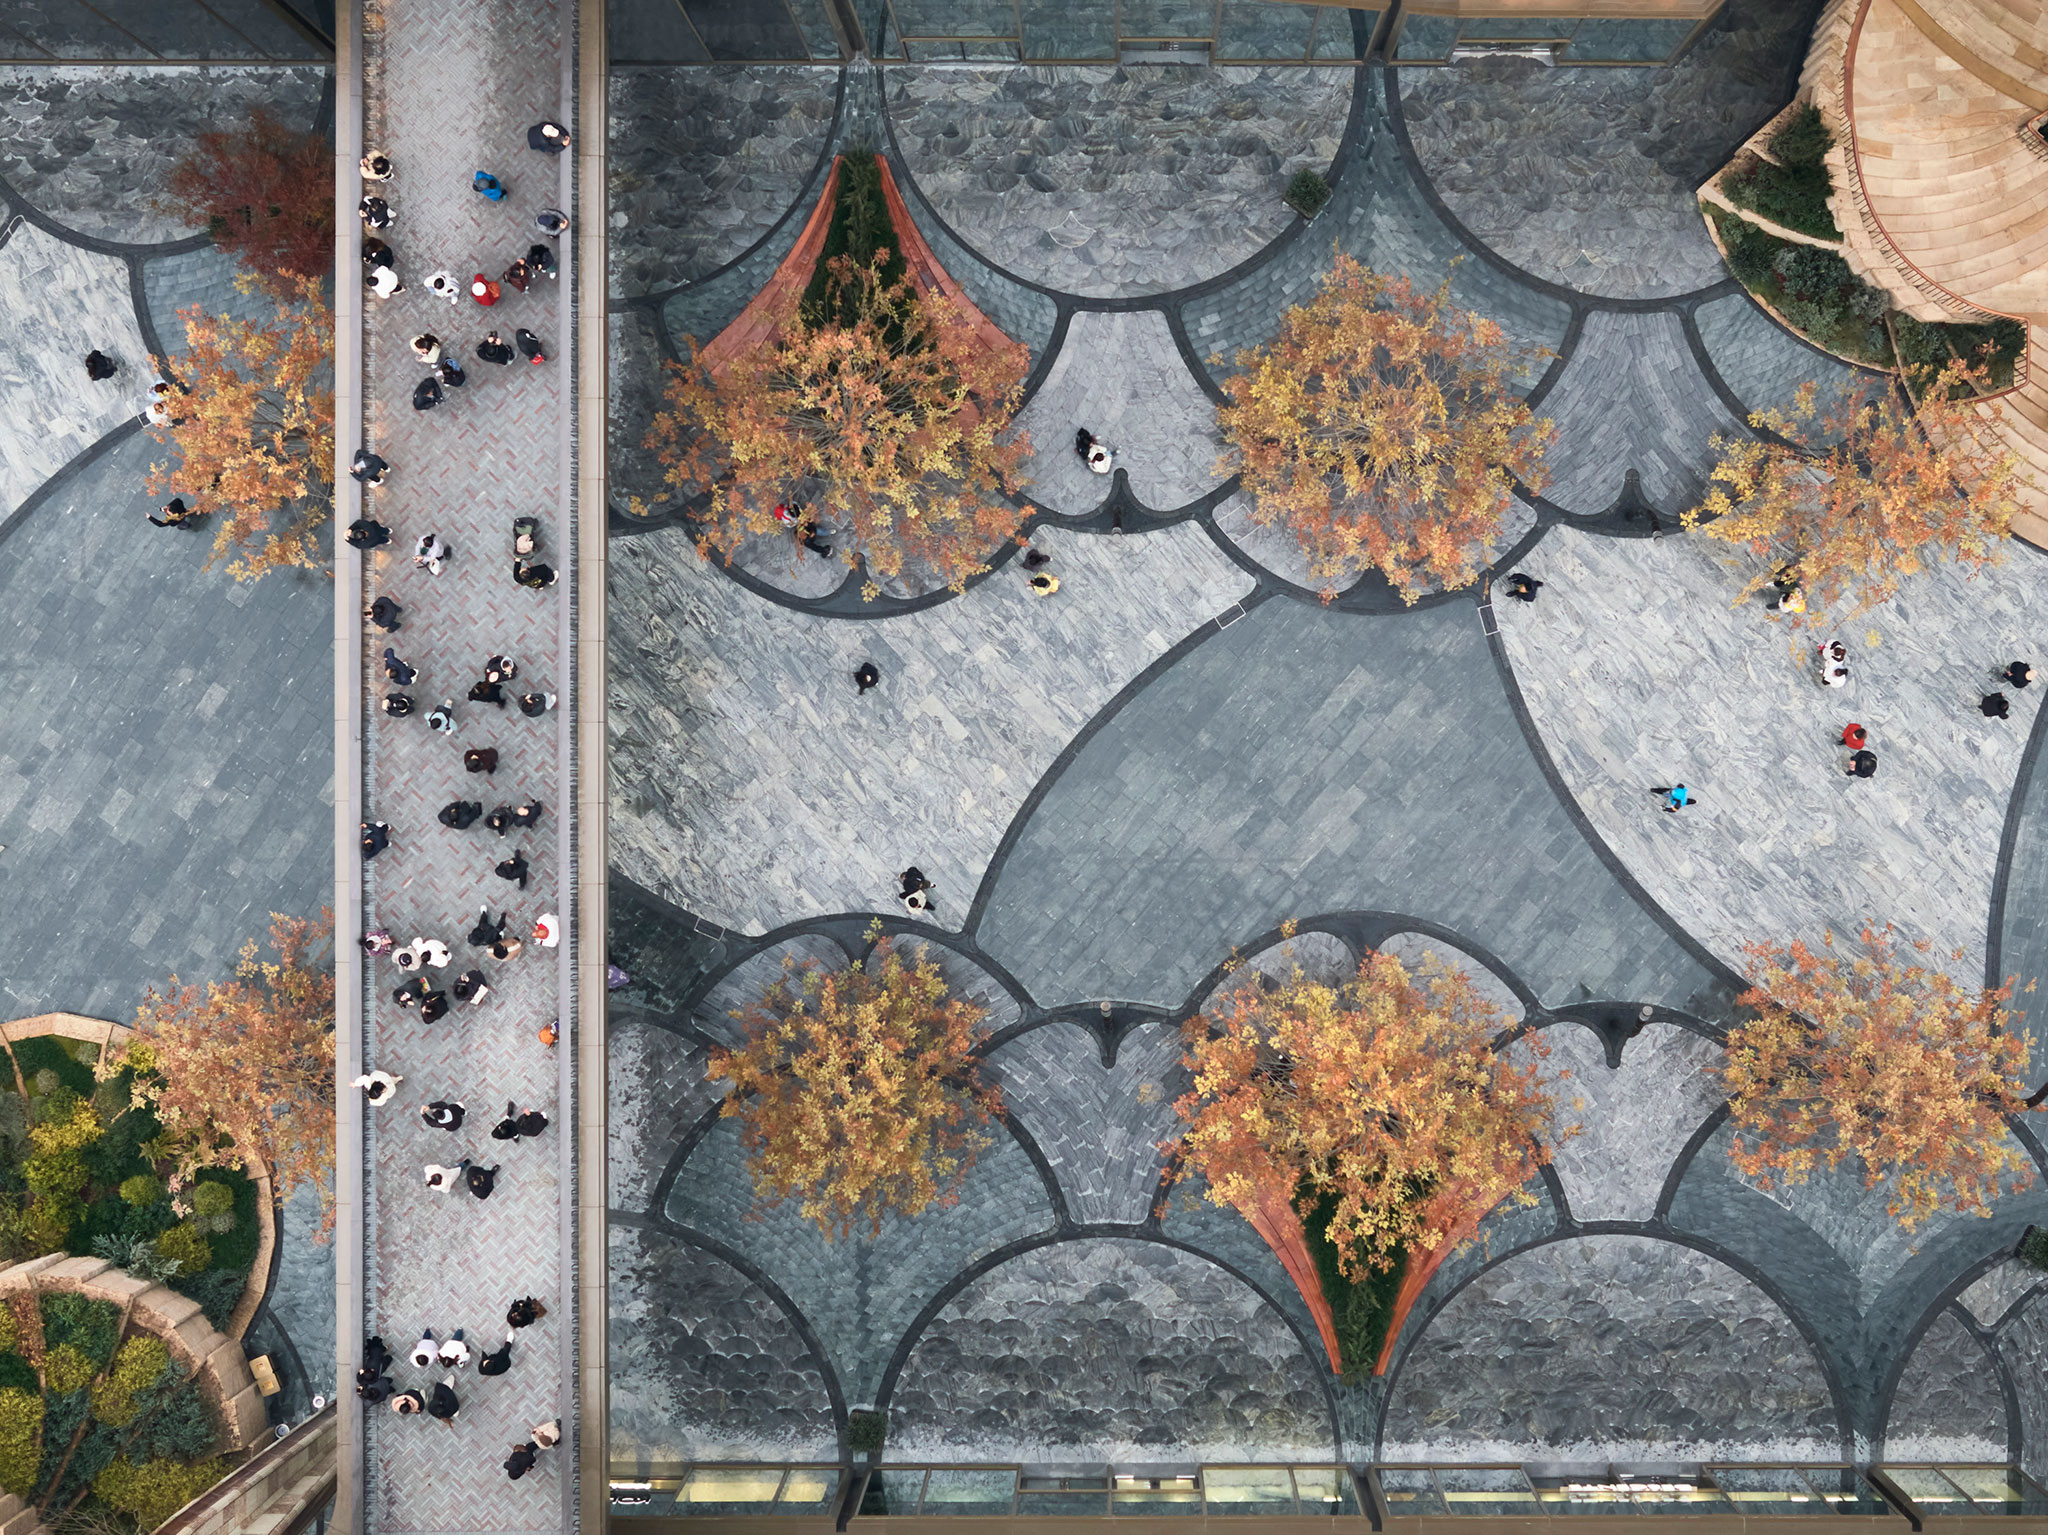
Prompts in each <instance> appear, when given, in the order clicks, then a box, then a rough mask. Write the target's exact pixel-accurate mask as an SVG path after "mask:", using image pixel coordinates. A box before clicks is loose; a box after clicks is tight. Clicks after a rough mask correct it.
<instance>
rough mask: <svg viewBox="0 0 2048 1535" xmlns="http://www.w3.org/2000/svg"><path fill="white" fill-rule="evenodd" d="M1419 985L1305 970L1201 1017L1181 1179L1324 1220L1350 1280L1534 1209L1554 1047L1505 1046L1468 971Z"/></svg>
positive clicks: (1219, 1196) (1381, 967)
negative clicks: (1513, 1210) (1493, 1217)
mask: <svg viewBox="0 0 2048 1535" xmlns="http://www.w3.org/2000/svg"><path fill="white" fill-rule="evenodd" d="M1420 982H1421V983H1420V984H1418V981H1417V978H1414V977H1411V976H1410V975H1409V973H1408V970H1407V968H1406V967H1405V966H1404V965H1403V964H1402V963H1401V961H1400V960H1399V959H1397V958H1395V957H1394V956H1393V955H1390V954H1382V953H1378V952H1375V953H1372V954H1369V955H1367V956H1366V958H1365V960H1364V962H1363V963H1362V964H1360V966H1359V967H1358V973H1357V975H1356V976H1354V977H1351V978H1350V979H1347V980H1345V981H1343V982H1342V983H1341V984H1326V983H1324V982H1322V981H1318V980H1315V979H1312V978H1310V977H1309V976H1307V975H1305V974H1304V973H1303V972H1302V971H1301V970H1300V969H1299V968H1297V969H1296V970H1295V971H1294V973H1293V974H1292V975H1291V976H1290V977H1288V978H1287V979H1285V980H1282V981H1280V982H1279V983H1278V984H1277V985H1275V986H1273V987H1271V989H1268V988H1267V987H1265V986H1263V985H1257V984H1254V985H1247V986H1242V987H1239V988H1238V989H1237V990H1235V991H1234V992H1232V993H1231V994H1230V995H1229V996H1228V997H1227V998H1226V999H1225V1000H1224V1001H1223V1003H1222V1004H1221V1005H1220V1007H1218V1008H1216V1009H1214V1010H1212V1012H1210V1013H1207V1014H1197V1015H1196V1016H1195V1017H1193V1018H1191V1019H1189V1020H1188V1022H1187V1025H1186V1039H1187V1046H1188V1054H1187V1057H1186V1065H1187V1067H1188V1069H1189V1070H1190V1071H1192V1072H1193V1073H1194V1078H1195V1084H1194V1088H1193V1090H1192V1091H1191V1092H1189V1093H1187V1094H1186V1095H1185V1096H1183V1097H1182V1098H1181V1099H1180V1100H1179V1101H1178V1102H1177V1103H1176V1104H1175V1105H1174V1108H1175V1110H1176V1111H1177V1112H1178V1113H1179V1115H1180V1117H1181V1119H1182V1120H1183V1121H1184V1122H1185V1124H1186V1127H1187V1128H1186V1130H1185V1131H1184V1132H1183V1134H1182V1136H1181V1138H1180V1141H1179V1142H1178V1148H1177V1149H1178V1150H1179V1153H1180V1172H1181V1175H1182V1176H1186V1175H1188V1174H1196V1175H1199V1176H1200V1177H1201V1178H1202V1179H1203V1180H1204V1181H1205V1182H1206V1183H1207V1185H1208V1187H1207V1191H1206V1193H1207V1197H1208V1198H1209V1200H1210V1201H1211V1202H1213V1203H1215V1204H1219V1205H1226V1206H1231V1207H1234V1208H1237V1209H1240V1210H1242V1209H1247V1208H1250V1207H1253V1206H1255V1205H1256V1204H1257V1203H1258V1202H1259V1201H1260V1200H1261V1199H1263V1198H1267V1197H1270V1196H1272V1195H1273V1194H1275V1193H1279V1194H1281V1195H1282V1196H1283V1197H1285V1198H1289V1199H1292V1200H1294V1201H1295V1208H1296V1210H1297V1212H1298V1213H1299V1214H1300V1215H1301V1216H1302V1218H1303V1219H1304V1220H1307V1219H1310V1218H1311V1217H1312V1216H1314V1215H1315V1214H1316V1213H1317V1212H1318V1211H1319V1210H1321V1209H1327V1210H1329V1212H1330V1213H1329V1217H1328V1221H1327V1226H1326V1229H1325V1232H1324V1235H1325V1236H1326V1237H1327V1239H1328V1241H1329V1242H1330V1244H1331V1246H1333V1247H1334V1248H1335V1249H1336V1250H1337V1255H1338V1263H1339V1265H1340V1267H1341V1268H1342V1271H1343V1273H1344V1274H1345V1276H1346V1277H1347V1278H1351V1279H1360V1278H1363V1277H1364V1275H1365V1273H1366V1272H1367V1271H1368V1270H1385V1269H1387V1268H1389V1267H1390V1266H1391V1265H1392V1264H1393V1263H1394V1261H1395V1260H1396V1258H1397V1256H1398V1255H1400V1254H1402V1253H1404V1252H1430V1251H1433V1250H1435V1249H1437V1248H1439V1247H1441V1246H1442V1245H1443V1244H1444V1243H1446V1242H1447V1241H1456V1240H1458V1239H1459V1238H1460V1236H1461V1234H1463V1233H1467V1232H1469V1231H1470V1230H1471V1229H1472V1227H1473V1226H1474V1225H1476V1223H1477V1222H1478V1220H1479V1218H1480V1217H1481V1216H1484V1215H1485V1214H1486V1213H1487V1211H1489V1210H1491V1209H1493V1207H1494V1206H1495V1205H1498V1204H1500V1203H1501V1202H1502V1201H1503V1200H1511V1201H1515V1202H1518V1203H1523V1204H1527V1203H1531V1202H1533V1196H1531V1195H1530V1194H1529V1193H1528V1192H1527V1190H1526V1188H1525V1185H1526V1184H1527V1183H1528V1182H1529V1180H1530V1179H1531V1178H1533V1177H1535V1176H1536V1170H1537V1169H1538V1168H1539V1167H1541V1166H1542V1165H1543V1164H1545V1163H1546V1162H1548V1161H1549V1160H1550V1152H1549V1150H1548V1148H1547V1147H1546V1146H1545V1145H1544V1143H1543V1140H1542V1139H1541V1137H1544V1136H1547V1135H1550V1133H1551V1121H1552V1115H1553V1111H1554V1109H1555V1102H1554V1099H1553V1096H1552V1092H1551V1088H1550V1085H1549V1083H1548V1082H1547V1081H1546V1080H1545V1078H1544V1076H1543V1074H1542V1066H1541V1064H1540V1062H1541V1061H1542V1059H1543V1058H1544V1056H1546V1055H1547V1053H1548V1051H1547V1048H1546V1047H1545V1045H1544V1044H1543V1041H1542V1039H1541V1037H1540V1036H1531V1037H1530V1038H1529V1039H1528V1040H1527V1041H1526V1042H1525V1043H1524V1046H1523V1049H1522V1050H1521V1051H1519V1052H1517V1055H1516V1056H1514V1057H1511V1056H1509V1055H1508V1054H1506V1053H1505V1052H1503V1051H1501V1050H1499V1049H1497V1048H1495V1041H1496V1039H1497V1038H1499V1037H1500V1035H1501V1034H1502V1033H1503V1032H1504V1031H1505V1030H1506V1029H1507V1028H1508V1027H1509V1026H1510V1023H1511V1020H1510V1019H1508V1018H1507V1016H1506V1015H1505V1014H1503V1013H1502V1012H1501V1011H1500V1009H1498V1008H1496V1007H1495V1006H1494V1005H1493V1004H1491V1003H1490V1002H1488V1001H1487V1000H1486V999H1485V998H1484V997H1482V996H1481V995H1480V994H1479V992H1478V991H1477V989H1476V988H1475V987H1474V986H1473V984H1472V981H1471V978H1470V977H1469V976H1466V975H1465V974H1463V973H1462V972H1459V971H1454V970H1453V971H1442V970H1440V971H1438V972H1437V973H1435V974H1431V975H1425V976H1423V977H1421V978H1420ZM1567 1133H1569V1132H1567Z"/></svg>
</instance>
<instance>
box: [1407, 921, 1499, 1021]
mask: <svg viewBox="0 0 2048 1535" xmlns="http://www.w3.org/2000/svg"><path fill="white" fill-rule="evenodd" d="M1380 952H1381V953H1382V954H1391V955H1392V956H1393V957H1394V958H1395V959H1398V960H1399V961H1400V962H1401V963H1402V965H1403V966H1405V967H1406V968H1407V971H1408V974H1409V976H1410V978H1411V979H1414V980H1417V981H1420V980H1423V979H1425V978H1427V977H1428V976H1429V975H1431V974H1432V973H1433V972H1434V971H1435V970H1436V969H1438V968H1441V969H1442V970H1444V971H1446V972H1449V973H1451V974H1454V975H1465V976H1469V977H1470V978H1471V981H1472V987H1473V989H1474V990H1475V991H1477V992H1478V993H1479V995H1480V997H1481V998H1483V999H1484V1000H1485V1001H1487V1002H1490V1003H1492V1004H1493V1005H1494V1006H1495V1007H1497V1008H1499V1009H1500V1010H1501V1012H1502V1013H1503V1014H1505V1015H1506V1016H1507V1017H1509V1018H1511V1019H1513V1020H1514V1021H1515V1022H1517V1023H1519V1022H1520V1021H1521V1020H1522V1018H1523V1016H1524V1010H1523V1007H1522V1002H1521V999H1520V998H1519V997H1517V996H1516V995H1515V992H1514V988H1513V987H1511V986H1509V985H1508V983H1507V982H1506V981H1505V980H1504V979H1502V978H1501V977H1500V976H1498V975H1495V974H1494V973H1493V971H1492V970H1490V969H1488V968H1487V966H1486V965H1484V964H1483V963H1481V962H1480V961H1479V960H1477V959H1475V958H1474V957H1473V956H1472V955H1470V954H1467V953H1466V952H1465V951H1464V950H1463V949H1461V948H1459V947H1458V946H1457V945H1456V944H1454V943H1446V942H1445V941H1444V940H1443V939H1441V938H1436V937H1432V936H1431V935H1430V934H1428V933H1395V934H1393V935H1392V936H1391V937H1389V938H1388V939H1387V940H1386V941H1385V942H1384V943H1382V944H1381V945H1380Z"/></svg>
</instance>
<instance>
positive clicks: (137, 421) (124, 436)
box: [0, 416, 142, 542]
mask: <svg viewBox="0 0 2048 1535" xmlns="http://www.w3.org/2000/svg"><path fill="white" fill-rule="evenodd" d="M141 430H142V417H141V416H130V417H129V418H128V419H127V420H126V421H123V422H122V423H121V424H120V425H119V426H117V427H115V428H113V429H112V430H111V431H109V432H108V433H107V434H106V435H105V436H104V437H102V438H100V439H99V441H97V442H95V443H93V444H91V445H90V446H89V447H86V448H83V449H81V450H80V451H79V452H77V453H74V454H73V455H72V456H71V457H70V458H69V459H68V460H67V461H66V462H65V463H64V464H63V465H62V466H60V467H59V468H58V470H57V472H56V473H54V474H52V475H51V476H50V477H49V478H48V479H47V480H45V481H43V483H42V484H40V485H38V486H37V487H36V488H35V489H34V490H32V491H30V492H29V493H28V495H27V496H25V497H23V498H22V502H21V505H19V506H17V507H16V508H15V509H14V510H13V511H12V512H11V513H9V514H8V515H7V516H6V518H5V519H0V542H4V541H5V540H6V538H7V536H8V535H9V534H11V533H12V532H13V531H14V530H15V529H16V528H18V527H20V526H21V525H22V523H24V522H26V521H27V520H28V516H29V513H31V512H33V511H34V510H35V509H36V508H37V507H39V506H41V505H42V504H43V503H44V502H45V501H48V500H49V499H50V498H51V497H52V496H54V495H56V494H57V492H58V491H60V490H62V489H63V488H64V487H65V486H67V485H69V484H70V483H71V482H72V481H73V480H75V479H76V478H78V476H79V475H81V474H83V473H84V472H85V470H86V469H87V468H88V467H90V466H91V465H92V464H93V463H95V462H96V461H98V460H99V459H101V458H103V457H105V456H106V455H107V454H108V453H110V452H112V451H113V450H114V449H115V448H117V447H119V446H120V445H121V444H122V443H124V442H126V441H127V440H128V439H129V438H130V437H133V436H134V435H135V434H136V433H137V432H140V431H141Z"/></svg>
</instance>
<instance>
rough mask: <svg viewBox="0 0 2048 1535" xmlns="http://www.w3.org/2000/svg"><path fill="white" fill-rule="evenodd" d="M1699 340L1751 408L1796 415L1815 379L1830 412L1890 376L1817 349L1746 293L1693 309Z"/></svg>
mask: <svg viewBox="0 0 2048 1535" xmlns="http://www.w3.org/2000/svg"><path fill="white" fill-rule="evenodd" d="M1693 322H1694V323H1695V324H1696V325H1698V327H1699V332H1700V341H1701V343H1702V344H1703V345H1704V346H1705V347H1706V349H1707V356H1708V358H1709V359H1710V360H1711V361H1712V362H1713V364H1714V371H1715V372H1716V373H1718V374H1720V375H1721V380H1722V382H1723V383H1725V384H1726V385H1727V386H1728V387H1729V388H1730V389H1732V390H1734V391H1735V397H1736V398H1737V399H1738V400H1740V401H1742V403H1743V406H1744V407H1745V408H1746V410H1747V411H1749V412H1756V411H1761V410H1773V409H1775V410H1780V411H1783V412H1784V413H1785V414H1786V415H1788V416H1789V415H1791V414H1792V411H1793V407H1794V405H1795V404H1796V403H1797V396H1798V393H1799V386H1800V385H1801V384H1804V383H1807V382H1809V381H1811V382H1812V383H1813V384H1814V385H1815V386H1816V387H1815V390H1814V404H1815V406H1816V408H1817V409H1818V410H1819V411H1821V412H1822V413H1823V414H1825V413H1826V412H1827V411H1828V410H1829V408H1830V404H1831V402H1833V401H1838V400H1841V399H1842V398H1843V397H1845V396H1847V395H1859V396H1861V395H1874V394H1876V393H1878V392H1879V391H1881V390H1882V389H1883V387H1884V385H1885V379H1884V378H1883V377H1881V376H1879V375H1877V374H1873V373H1868V372H1865V371H1864V370H1863V369H1861V368H1852V367H1850V366H1849V365H1848V364H1847V363H1845V362H1837V361H1836V360H1835V359H1834V358H1832V357H1829V356H1828V355H1827V354H1826V353H1824V352H1817V351H1815V350H1814V349H1813V348H1812V347H1810V346H1808V345H1807V344H1806V343H1805V342H1803V341H1801V340H1799V338H1798V337H1796V336H1794V335H1793V334H1792V333H1791V332H1790V331H1788V330H1786V329H1785V327H1784V326H1782V325H1780V324H1779V323H1778V322H1777V321H1776V320H1773V319H1772V318H1771V317H1770V316H1769V315H1768V314H1766V313H1765V312H1764V311H1763V309H1762V308H1760V307H1759V306H1758V304H1757V302H1756V300H1754V299H1752V298H1751V297H1750V296H1749V295H1748V294H1747V293H1730V294H1727V295H1725V296H1723V297H1721V298H1717V299H1714V300H1712V301H1711V302H1709V303H1705V304H1702V305H1700V307H1699V308H1698V309H1696V310H1694V311H1693Z"/></svg>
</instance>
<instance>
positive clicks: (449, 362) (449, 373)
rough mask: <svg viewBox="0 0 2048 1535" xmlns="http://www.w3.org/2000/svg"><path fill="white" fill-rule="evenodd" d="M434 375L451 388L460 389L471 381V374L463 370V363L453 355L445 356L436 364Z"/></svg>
mask: <svg viewBox="0 0 2048 1535" xmlns="http://www.w3.org/2000/svg"><path fill="white" fill-rule="evenodd" d="M434 377H435V378H437V379H439V380H440V381H441V382H442V383H444V384H446V385H447V386H448V387H449V388H450V389H460V388H461V387H462V386H463V385H464V384H466V383H468V382H469V375H468V374H467V373H464V372H463V371H462V364H460V363H458V362H457V361H456V360H455V359H454V358H452V357H444V358H442V359H441V360H440V361H439V362H437V363H435V364H434Z"/></svg>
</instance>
